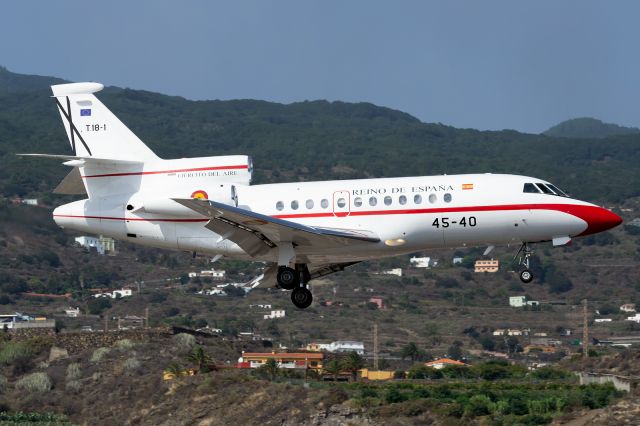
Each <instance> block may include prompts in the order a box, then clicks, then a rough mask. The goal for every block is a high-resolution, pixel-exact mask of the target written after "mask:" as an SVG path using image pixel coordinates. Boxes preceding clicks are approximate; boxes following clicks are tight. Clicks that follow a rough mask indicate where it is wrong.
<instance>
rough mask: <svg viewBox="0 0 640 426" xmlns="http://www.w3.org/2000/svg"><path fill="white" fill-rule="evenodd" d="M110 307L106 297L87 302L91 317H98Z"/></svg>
mask: <svg viewBox="0 0 640 426" xmlns="http://www.w3.org/2000/svg"><path fill="white" fill-rule="evenodd" d="M110 307H111V301H109V299H108V298H106V297H98V298H93V299H91V300H90V301H89V304H88V308H89V309H88V310H89V313H90V314H91V315H100V314H102V311H104V310H105V309H109V308H110Z"/></svg>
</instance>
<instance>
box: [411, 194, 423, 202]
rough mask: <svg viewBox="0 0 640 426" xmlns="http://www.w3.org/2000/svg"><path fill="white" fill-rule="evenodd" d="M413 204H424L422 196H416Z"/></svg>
mask: <svg viewBox="0 0 640 426" xmlns="http://www.w3.org/2000/svg"><path fill="white" fill-rule="evenodd" d="M413 202H414V203H415V204H422V195H420V194H416V195H415V196H414V197H413Z"/></svg>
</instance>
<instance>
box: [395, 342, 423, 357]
mask: <svg viewBox="0 0 640 426" xmlns="http://www.w3.org/2000/svg"><path fill="white" fill-rule="evenodd" d="M421 355H422V351H421V350H420V349H419V348H418V345H416V344H415V343H413V342H409V343H407V344H406V345H405V346H403V347H402V350H401V351H400V356H401V357H402V359H405V358H411V362H416V360H417V359H418V358H419V357H420V356H421Z"/></svg>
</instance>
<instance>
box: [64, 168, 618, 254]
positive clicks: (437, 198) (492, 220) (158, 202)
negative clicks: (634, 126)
mask: <svg viewBox="0 0 640 426" xmlns="http://www.w3.org/2000/svg"><path fill="white" fill-rule="evenodd" d="M243 167H244V168H245V169H246V166H243ZM225 170H227V171H228V170H229V169H225ZM159 172H163V170H159ZM164 172H168V173H155V174H153V173H151V172H149V171H147V172H142V173H149V174H152V175H153V176H154V177H155V178H162V177H164V178H166V180H167V183H166V184H165V185H158V184H157V183H156V185H154V186H153V187H152V188H155V190H154V189H152V188H150V187H147V188H148V190H147V191H144V190H143V189H142V188H144V185H140V184H139V182H138V188H140V191H138V192H136V193H134V194H132V193H131V192H130V191H125V192H124V193H121V194H117V193H115V194H113V193H112V194H111V195H109V196H103V197H90V198H89V199H86V200H80V201H76V202H74V203H70V204H66V205H64V206H61V207H59V208H57V209H56V210H55V211H54V219H55V220H56V222H57V223H58V224H59V225H60V226H63V227H65V228H69V229H75V230H78V231H82V232H92V233H99V234H103V235H108V236H111V237H114V238H118V239H126V240H130V241H132V242H135V243H139V244H145V245H150V246H155V247H163V248H174V249H180V250H185V251H197V252H203V253H210V254H222V255H226V256H228V257H233V258H249V256H248V255H247V254H246V253H245V252H244V251H243V250H242V249H241V248H240V247H239V246H237V245H236V244H234V243H233V242H231V241H229V240H226V239H225V237H224V236H220V235H217V234H215V233H213V232H212V231H211V230H209V229H207V228H206V227H205V225H206V224H207V223H208V221H209V219H208V218H206V217H203V216H201V215H199V214H197V213H195V212H194V211H191V210H189V209H186V208H184V207H182V206H180V205H178V204H177V203H175V202H174V201H172V200H171V198H184V197H189V196H190V195H192V196H203V197H208V194H216V195H215V196H214V195H212V196H210V198H212V199H214V198H216V199H217V200H218V201H222V202H225V203H227V204H230V205H235V206H238V207H240V208H243V209H246V210H250V211H252V212H257V213H261V214H263V215H267V216H271V217H275V218H279V219H285V220H287V221H292V222H296V223H300V224H304V225H308V226H314V227H322V228H335V229H349V230H361V231H362V232H363V233H373V234H375V235H377V236H378V237H379V239H380V242H378V243H375V244H367V245H363V246H362V247H358V248H354V247H345V248H344V249H335V248H333V249H331V250H326V251H324V250H322V249H318V248H315V247H313V246H304V247H299V248H298V249H297V250H296V256H298V257H301V258H304V259H305V262H312V263H325V262H327V263H331V262H338V261H339V262H353V261H360V260H367V259H373V258H380V257H387V256H395V255H398V254H403V253H411V252H416V251H420V250H427V249H434V248H448V247H451V248H453V247H463V246H480V245H487V246H488V245H504V244H520V243H522V242H540V241H554V242H555V241H564V242H565V243H566V241H568V240H570V239H571V238H573V237H577V236H582V235H587V234H590V233H595V232H600V231H603V230H605V229H609V228H611V227H613V226H616V225H617V224H619V223H620V222H621V219H620V218H619V217H618V216H617V215H615V214H614V213H612V212H610V211H609V210H606V209H603V208H601V207H598V206H596V205H593V204H590V203H587V202H584V201H580V200H577V199H574V198H571V197H568V196H566V195H565V194H564V193H562V192H561V191H560V190H558V189H557V188H556V187H554V186H553V185H551V186H549V185H550V184H549V183H548V182H545V181H543V180H540V179H536V178H532V177H525V176H516V175H502V174H466V175H441V176H420V177H402V178H380V179H358V180H334V181H317V182H294V183H278V184H267V185H248V182H246V183H247V184H230V183H229V182H226V181H224V180H221V179H220V176H210V177H209V179H208V177H207V176H206V174H205V175H203V173H202V172H191V173H193V176H192V178H193V179H192V180H193V182H190V178H189V177H188V174H189V173H190V172H183V176H181V177H178V176H177V174H176V173H175V170H165V171H164ZM171 172H173V173H171ZM100 178H101V177H99V176H98V177H96V176H93V177H88V178H87V177H86V176H85V179H93V180H97V179H100ZM104 178H108V179H109V185H111V186H112V187H114V188H118V187H122V188H124V187H130V186H131V185H130V184H131V181H132V180H137V181H139V180H140V178H141V176H139V174H138V173H133V174H123V175H122V176H117V175H114V174H110V175H107V174H105V176H104ZM178 179H179V180H180V182H179V183H177V184H176V182H175V181H176V180H178ZM171 182H173V183H171ZM541 185H542V186H541ZM552 188H553V189H552ZM198 191H201V193H199V192H198ZM111 192H114V191H111ZM116 192H117V191H116ZM276 256H277V253H267V254H265V255H264V256H262V257H261V258H259V259H256V260H265V261H275V259H276Z"/></svg>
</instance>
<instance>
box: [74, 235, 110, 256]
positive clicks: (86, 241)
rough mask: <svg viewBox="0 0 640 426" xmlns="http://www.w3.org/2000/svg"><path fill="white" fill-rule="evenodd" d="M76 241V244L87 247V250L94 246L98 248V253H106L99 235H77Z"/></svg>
mask: <svg viewBox="0 0 640 426" xmlns="http://www.w3.org/2000/svg"><path fill="white" fill-rule="evenodd" d="M75 241H76V244H78V245H80V246H82V247H84V248H86V249H87V250H91V249H92V248H94V249H96V251H97V252H98V254H104V253H105V250H104V247H103V246H102V243H100V239H99V238H97V237H88V236H86V235H83V236H82V237H76V238H75Z"/></svg>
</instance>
